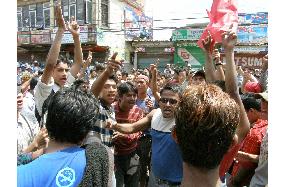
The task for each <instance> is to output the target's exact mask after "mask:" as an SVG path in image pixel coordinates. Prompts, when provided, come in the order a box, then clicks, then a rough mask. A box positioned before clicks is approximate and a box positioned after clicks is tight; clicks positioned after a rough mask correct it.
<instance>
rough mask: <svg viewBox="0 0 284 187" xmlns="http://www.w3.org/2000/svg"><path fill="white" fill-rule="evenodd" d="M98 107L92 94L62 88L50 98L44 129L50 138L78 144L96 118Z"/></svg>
mask: <svg viewBox="0 0 284 187" xmlns="http://www.w3.org/2000/svg"><path fill="white" fill-rule="evenodd" d="M98 111H99V107H98V101H97V99H96V98H95V97H94V95H93V94H91V93H89V92H83V91H81V90H79V89H77V90H75V89H72V88H64V89H62V90H59V91H58V92H56V93H55V94H54V96H53V97H52V98H51V101H50V104H49V106H48V114H47V119H46V129H47V131H48V135H49V137H50V138H51V139H54V140H55V141H57V142H62V143H73V144H79V143H80V142H81V141H83V140H84V138H85V137H86V136H87V134H88V132H89V131H90V130H91V129H92V126H93V124H94V123H95V122H96V120H97V115H98Z"/></svg>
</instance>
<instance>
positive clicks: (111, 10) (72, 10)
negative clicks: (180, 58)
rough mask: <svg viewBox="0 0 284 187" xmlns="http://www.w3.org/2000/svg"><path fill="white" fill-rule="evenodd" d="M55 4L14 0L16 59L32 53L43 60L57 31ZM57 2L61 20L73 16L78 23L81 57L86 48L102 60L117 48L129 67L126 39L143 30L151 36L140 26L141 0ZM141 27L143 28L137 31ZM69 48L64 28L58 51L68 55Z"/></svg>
mask: <svg viewBox="0 0 284 187" xmlns="http://www.w3.org/2000/svg"><path fill="white" fill-rule="evenodd" d="M55 4H56V0H18V1H17V26H18V33H17V47H18V61H21V62H30V60H31V56H32V55H34V56H35V59H36V60H38V61H41V62H43V63H44V61H45V58H46V55H47V53H48V51H49V49H50V46H51V44H52V41H53V39H54V37H55V34H56V31H57V25H56V21H55V15H54V5H55ZM61 6H62V14H63V16H64V19H65V21H69V20H70V18H71V17H72V16H74V17H75V19H76V20H77V22H78V24H79V25H80V39H81V43H82V49H83V53H84V55H85V57H86V56H87V53H88V51H89V50H90V51H92V52H93V55H94V56H93V59H95V61H98V62H105V61H106V59H107V58H108V56H109V55H110V54H112V53H113V52H118V56H119V58H120V59H124V60H125V62H126V64H125V66H126V67H128V66H130V68H131V65H130V63H129V62H130V53H129V52H127V46H126V45H127V41H129V40H132V39H133V38H134V37H136V36H137V35H139V36H140V33H142V35H143V33H144V34H145V33H146V34H145V36H148V39H151V38H150V37H149V34H147V32H145V28H146V27H144V25H146V24H145V23H146V22H150V21H149V20H145V18H147V17H146V16H145V14H144V0H137V1H128V0H61ZM129 12H130V13H129ZM131 12H134V13H136V14H131ZM140 21H141V22H140ZM134 22H138V24H134ZM142 23H143V24H142ZM137 25H138V26H137ZM142 27H143V29H144V30H143V29H142V31H141V28H142ZM133 33H134V34H133ZM131 34H132V35H131ZM135 34H136V35H135ZM73 50H74V45H73V39H72V35H71V34H70V33H69V32H68V31H66V32H65V33H64V37H63V39H62V46H61V54H62V55H64V56H66V57H67V58H71V57H72V56H73Z"/></svg>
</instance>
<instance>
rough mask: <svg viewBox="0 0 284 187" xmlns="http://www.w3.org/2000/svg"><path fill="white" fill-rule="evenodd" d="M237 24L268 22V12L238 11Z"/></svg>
mask: <svg viewBox="0 0 284 187" xmlns="http://www.w3.org/2000/svg"><path fill="white" fill-rule="evenodd" d="M238 17H239V24H246V23H255V24H257V23H262V24H263V23H268V12H258V13H255V14H246V13H239V15H238Z"/></svg>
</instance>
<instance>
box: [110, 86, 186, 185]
mask: <svg viewBox="0 0 284 187" xmlns="http://www.w3.org/2000/svg"><path fill="white" fill-rule="evenodd" d="M160 95H161V99H160V101H159V106H160V108H158V109H154V110H152V111H151V112H150V113H149V114H148V115H147V116H146V117H144V118H143V119H141V120H139V121H137V122H135V123H132V124H120V123H118V124H110V128H113V129H114V130H117V131H119V132H122V133H127V134H130V133H134V132H139V131H142V130H145V129H147V128H149V127H151V130H150V134H151V136H152V147H151V148H152V158H151V170H150V178H149V183H148V186H160V185H165V186H179V185H180V183H181V180H182V159H181V155H180V152H179V148H178V146H177V144H176V143H175V141H174V140H173V139H172V137H171V129H172V128H173V126H174V125H175V119H174V113H175V110H176V109H177V107H178V102H179V98H180V95H181V89H180V87H179V86H178V85H176V84H167V85H166V86H165V87H164V88H163V89H162V90H161V92H160ZM141 164H142V163H141Z"/></svg>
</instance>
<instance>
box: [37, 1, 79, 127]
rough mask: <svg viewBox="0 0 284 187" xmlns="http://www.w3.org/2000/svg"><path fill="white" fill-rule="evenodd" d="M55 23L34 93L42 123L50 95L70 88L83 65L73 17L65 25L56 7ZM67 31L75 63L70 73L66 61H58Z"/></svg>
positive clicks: (76, 26)
mask: <svg viewBox="0 0 284 187" xmlns="http://www.w3.org/2000/svg"><path fill="white" fill-rule="evenodd" d="M55 13H56V19H57V20H56V22H57V24H58V30H57V33H56V36H55V39H54V41H53V43H52V46H51V48H50V50H49V53H48V55H47V59H46V65H45V68H44V71H43V75H42V76H41V78H40V79H39V81H38V84H37V86H36V91H35V104H36V109H37V112H38V114H39V116H41V118H42V122H43V123H44V121H45V120H44V119H43V117H44V115H45V112H46V109H47V107H48V103H49V100H50V98H51V97H52V95H54V93H56V92H57V91H58V90H59V89H61V88H63V87H64V86H70V85H71V84H72V83H73V82H74V81H75V77H76V76H77V74H78V72H79V71H80V68H81V65H82V63H83V55H82V48H81V43H80V38H79V33H80V31H79V26H78V24H77V22H76V21H75V19H74V17H73V18H72V20H71V23H68V24H67V25H65V22H64V18H63V15H62V10H61V7H60V6H58V5H57V6H56V8H55ZM66 27H67V28H68V30H69V31H70V32H71V34H72V36H73V40H74V46H75V48H74V58H75V63H74V64H73V65H72V67H71V69H70V72H69V66H68V64H67V62H66V61H62V60H59V59H58V56H59V52H60V46H61V40H62V37H63V34H64V31H65V30H67V28H66Z"/></svg>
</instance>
